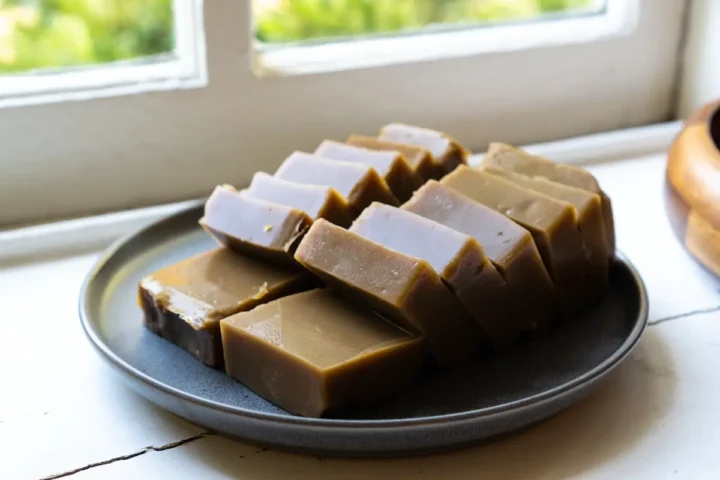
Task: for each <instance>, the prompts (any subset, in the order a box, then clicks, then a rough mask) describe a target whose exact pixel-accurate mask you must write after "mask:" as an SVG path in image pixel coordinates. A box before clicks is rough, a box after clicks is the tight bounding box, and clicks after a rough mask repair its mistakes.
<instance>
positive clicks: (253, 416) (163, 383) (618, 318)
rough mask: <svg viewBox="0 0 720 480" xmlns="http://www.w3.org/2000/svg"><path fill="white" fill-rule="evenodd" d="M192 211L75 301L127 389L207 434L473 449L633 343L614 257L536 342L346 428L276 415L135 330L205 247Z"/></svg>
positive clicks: (405, 450) (345, 447)
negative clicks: (607, 282) (151, 279)
mask: <svg viewBox="0 0 720 480" xmlns="http://www.w3.org/2000/svg"><path fill="white" fill-rule="evenodd" d="M200 215H201V206H200V205H198V206H197V207H195V208H192V209H190V210H188V211H185V212H182V213H179V214H177V215H174V216H172V217H169V218H167V219H165V220H163V221H160V222H158V223H156V224H153V225H151V226H150V227H148V228H146V229H144V230H142V231H140V232H138V233H136V234H134V235H132V236H130V237H129V238H127V239H125V240H123V241H121V242H118V243H117V244H116V245H115V246H113V247H112V248H110V249H109V250H108V252H107V253H106V254H105V255H104V256H103V257H102V258H101V259H100V261H99V262H98V264H97V265H96V267H95V268H94V269H93V270H92V272H91V273H90V274H89V276H88V278H87V280H86V283H85V285H84V287H83V289H82V292H81V297H80V317H81V319H82V324H83V327H84V328H85V331H86V333H87V335H88V337H89V339H90V341H91V342H92V344H93V345H94V346H95V348H96V349H97V350H98V352H99V353H100V355H101V356H102V357H103V358H104V359H106V360H107V361H108V362H109V363H110V364H111V365H112V366H113V367H115V370H116V371H118V372H119V373H120V374H121V376H122V377H123V378H124V379H125V380H127V383H128V384H129V386H130V387H131V388H133V389H134V390H136V391H137V392H139V393H140V394H141V395H143V396H145V397H146V398H148V399H149V400H150V401H151V402H154V403H156V404H158V405H160V406H162V407H164V408H166V409H168V410H169V411H171V412H173V413H175V414H176V415H178V416H180V417H183V418H186V419H188V420H190V421H192V422H195V423H197V424H200V425H203V426H205V427H207V428H208V429H211V430H214V431H217V432H220V433H224V434H228V435H231V436H236V437H240V438H243V439H245V440H248V441H250V442H253V443H257V444H262V445H268V446H272V447H275V448H280V449H289V450H294V451H303V452H313V453H320V454H329V455H356V456H360V455H363V456H379V455H400V454H410V453H420V452H427V451H437V450H442V449H448V448H452V447H457V446H461V445H466V444H470V443H473V442H477V441H479V440H481V439H485V438H488V437H491V436H494V435H498V434H500V433H505V432H509V431H513V430H516V429H519V428H521V427H524V426H526V425H529V424H531V423H533V422H536V421H538V420H541V419H543V418H546V417H548V416H550V415H552V414H554V413H557V412H558V411H560V410H561V409H563V408H565V407H567V406H569V405H570V404H572V403H573V402H575V401H576V400H578V399H579V398H580V397H581V396H583V395H584V394H586V393H587V392H589V391H590V389H591V388H592V387H593V386H595V385H596V384H597V382H598V381H599V380H601V379H602V378H603V377H604V376H605V375H606V374H607V373H608V372H610V371H611V370H612V369H613V368H614V367H616V366H617V365H618V364H619V363H620V362H621V361H622V360H623V359H624V358H625V357H626V356H627V355H628V353H629V352H630V351H631V350H632V349H633V347H634V346H635V345H636V344H637V342H638V339H639V338H640V335H641V334H642V332H643V330H644V328H645V324H646V320H647V312H648V306H647V297H646V294H645V289H644V286H643V284H642V281H641V279H640V277H639V276H638V274H637V272H636V271H635V269H634V268H633V267H632V265H631V264H630V263H629V262H628V261H627V260H625V259H624V258H623V257H620V258H619V260H618V261H617V262H616V263H615V265H614V266H613V269H612V277H611V288H610V291H609V294H608V296H607V298H606V300H605V301H604V302H603V303H602V304H601V305H599V306H598V307H596V308H595V309H593V310H592V311H589V312H587V313H586V314H584V315H582V316H581V317H579V318H575V319H572V321H571V322H568V323H566V324H564V325H563V326H561V327H558V328H557V329H556V330H554V331H552V332H551V333H549V334H547V335H546V336H544V337H542V338H538V339H534V340H532V341H528V342H526V343H524V344H522V345H519V346H517V347H516V348H515V349H513V350H512V351H510V352H508V353H506V354H504V355H503V356H501V357H498V358H494V359H492V360H484V361H478V362H477V363H475V364H472V365H468V366H466V367H463V368H459V369H457V370H453V371H450V372H445V373H443V374H438V373H433V372H428V373H427V374H425V376H424V377H423V378H422V379H421V380H420V381H419V382H417V383H416V384H415V386H414V387H412V388H411V390H409V391H407V392H405V393H403V394H401V395H400V396H398V397H396V398H393V399H392V400H390V401H387V402H386V403H384V404H382V405H380V406H378V407H376V408H373V409H368V410H364V411H358V412H355V413H354V414H353V416H352V418H343V419H309V418H301V417H296V416H293V415H290V414H288V413H287V412H285V411H283V410H281V409H279V408H277V407H276V406H274V405H272V404H270V403H269V402H267V401H265V400H264V399H262V398H260V397H258V396H257V395H255V394H254V393H253V392H252V391H250V390H248V389H246V388H245V387H244V386H243V385H241V384H239V383H237V382H235V381H233V380H232V379H230V378H229V377H227V376H225V375H224V374H222V373H219V372H217V371H214V370H211V369H209V368H206V367H204V366H203V365H201V364H200V363H198V362H196V361H195V360H194V359H193V358H192V357H190V356H189V355H188V354H186V353H185V352H184V351H182V350H180V349H179V348H177V347H175V346H174V345H172V344H170V343H168V342H166V341H165V340H162V339H160V338H159V337H156V336H155V335H153V334H152V333H150V332H148V331H146V330H145V329H144V327H143V326H142V325H141V313H140V309H139V308H138V306H137V300H136V295H137V283H138V281H139V280H140V278H141V277H142V276H144V275H145V274H148V273H150V272H152V271H154V270H156V269H158V268H161V267H163V266H165V265H169V264H171V263H174V262H177V261H179V260H181V259H184V258H187V257H189V256H191V255H193V254H196V253H199V252H202V251H205V250H208V249H210V248H213V247H214V246H215V244H214V243H213V241H212V240H211V239H210V238H209V237H208V235H206V234H205V233H204V232H203V231H202V230H201V229H200V228H199V227H198V224H197V220H198V219H199V217H200Z"/></svg>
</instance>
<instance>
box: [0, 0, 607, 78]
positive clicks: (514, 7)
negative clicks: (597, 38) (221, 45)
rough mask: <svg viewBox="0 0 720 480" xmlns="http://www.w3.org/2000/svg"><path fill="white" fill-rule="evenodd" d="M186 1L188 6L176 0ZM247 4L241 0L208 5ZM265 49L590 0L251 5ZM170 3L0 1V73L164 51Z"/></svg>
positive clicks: (320, 0)
mask: <svg viewBox="0 0 720 480" xmlns="http://www.w3.org/2000/svg"><path fill="white" fill-rule="evenodd" d="M180 1H190V0H180ZM207 1H247V0H207ZM252 3H253V8H254V14H255V28H256V37H257V38H258V40H260V41H263V42H269V43H282V42H296V41H302V40H310V39H318V38H328V37H338V36H341V37H342V36H351V35H364V34H371V33H378V32H383V33H392V32H399V31H406V30H407V31H412V30H413V29H418V28H421V27H425V26H427V25H433V24H443V23H465V24H467V23H471V22H498V21H504V20H522V19H529V18H533V17H536V16H538V15H541V14H544V13H548V12H551V13H552V12H562V11H568V10H571V11H572V10H577V9H583V8H587V7H588V6H590V5H592V4H594V2H593V0H253V2H252ZM173 45H174V39H173V23H172V0H0V72H18V71H25V70H32V69H38V68H47V67H67V66H79V65H88V64H99V63H107V62H113V61H118V60H128V59H134V58H138V57H144V56H150V55H156V54H162V53H168V52H171V51H172V49H173Z"/></svg>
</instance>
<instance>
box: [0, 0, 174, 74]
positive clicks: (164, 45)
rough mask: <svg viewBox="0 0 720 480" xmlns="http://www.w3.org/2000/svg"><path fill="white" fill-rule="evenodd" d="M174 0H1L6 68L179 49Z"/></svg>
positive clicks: (0, 50)
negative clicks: (173, 14)
mask: <svg viewBox="0 0 720 480" xmlns="http://www.w3.org/2000/svg"><path fill="white" fill-rule="evenodd" d="M173 44H174V40H173V23H172V0H0V72H10V71H18V70H28V69H34V68H41V67H64V66H71V65H85V64H92V63H105V62H113V61H117V60H126V59H131V58H137V57H141V56H146V55H154V54H158V53H165V52H169V51H172V49H173Z"/></svg>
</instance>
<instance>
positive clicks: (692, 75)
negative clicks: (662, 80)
mask: <svg viewBox="0 0 720 480" xmlns="http://www.w3.org/2000/svg"><path fill="white" fill-rule="evenodd" d="M716 98H720V1H719V0H693V1H692V3H691V7H690V18H689V22H688V26H687V44H686V46H685V56H684V64H683V67H682V77H681V83H680V92H679V96H678V116H679V117H680V118H685V117H687V116H688V115H690V114H691V113H692V112H693V111H694V110H695V109H697V108H698V107H699V106H701V105H703V104H705V103H707V102H709V101H711V100H714V99H716Z"/></svg>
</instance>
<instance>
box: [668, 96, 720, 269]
mask: <svg viewBox="0 0 720 480" xmlns="http://www.w3.org/2000/svg"><path fill="white" fill-rule="evenodd" d="M665 185H666V188H665V192H666V195H665V199H666V202H665V203H666V209H667V212H668V218H669V219H670V223H671V224H672V226H673V230H674V231H675V234H676V235H677V236H678V238H679V239H680V241H681V242H682V244H683V246H684V247H685V248H686V249H687V251H688V252H689V253H690V255H692V256H693V257H694V258H695V259H696V260H697V261H698V262H700V263H701V264H702V265H703V266H705V267H706V268H707V269H708V270H709V271H710V272H712V273H713V274H715V275H716V276H719V277H720V100H716V101H715V102H712V103H708V104H707V105H705V106H703V107H702V108H700V109H698V110H697V111H696V112H695V113H694V114H693V115H692V116H691V117H690V118H688V119H687V121H686V123H685V126H684V127H683V130H682V131H681V132H680V133H679V134H678V136H677V137H676V138H675V140H674V141H673V144H672V146H671V147H670V150H669V152H668V161H667V174H666V181H665Z"/></svg>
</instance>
